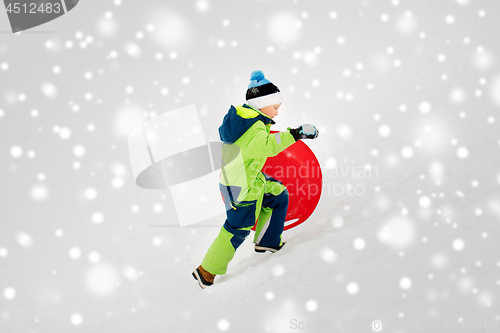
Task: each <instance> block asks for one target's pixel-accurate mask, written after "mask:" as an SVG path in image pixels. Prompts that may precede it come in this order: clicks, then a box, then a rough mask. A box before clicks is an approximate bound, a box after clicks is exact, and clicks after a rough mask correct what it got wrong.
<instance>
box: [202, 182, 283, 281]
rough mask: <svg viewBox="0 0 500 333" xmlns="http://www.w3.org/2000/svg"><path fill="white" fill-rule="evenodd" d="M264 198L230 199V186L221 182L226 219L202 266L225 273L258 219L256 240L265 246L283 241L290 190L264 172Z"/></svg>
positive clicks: (217, 273) (209, 270) (214, 272)
mask: <svg viewBox="0 0 500 333" xmlns="http://www.w3.org/2000/svg"><path fill="white" fill-rule="evenodd" d="M264 177H265V179H266V183H265V189H264V192H263V196H262V198H259V199H258V200H253V201H241V202H238V203H235V202H234V201H231V198H232V197H233V196H231V195H230V191H231V189H230V188H229V187H228V186H225V185H222V184H220V189H221V193H222V195H223V198H224V203H225V205H226V215H227V219H226V221H225V222H224V225H223V226H222V228H221V230H220V232H219V235H218V236H217V238H215V240H214V241H213V243H212V245H211V246H210V248H209V249H208V251H207V254H206V255H205V258H204V259H203V262H202V264H201V265H202V267H203V268H204V269H205V270H207V271H208V272H210V273H212V274H215V275H222V274H225V273H226V270H227V266H228V264H229V262H230V261H231V259H233V256H234V253H235V252H236V249H237V248H238V247H239V246H240V245H241V244H242V243H243V241H244V240H245V239H246V238H247V237H248V235H249V234H250V230H251V229H252V228H253V226H254V225H255V223H256V222H257V225H256V228H255V236H254V240H253V242H254V243H256V244H259V245H263V246H279V245H282V242H281V235H282V233H283V229H284V226H285V218H286V213H287V210H288V191H287V189H286V187H285V186H284V185H283V184H282V183H281V182H280V181H278V180H276V179H274V178H273V177H270V176H268V175H266V174H264Z"/></svg>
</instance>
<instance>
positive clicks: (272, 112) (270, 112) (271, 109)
mask: <svg viewBox="0 0 500 333" xmlns="http://www.w3.org/2000/svg"><path fill="white" fill-rule="evenodd" d="M280 106H281V103H280V104H274V105H269V106H266V107H265V108H262V109H259V110H260V112H262V113H263V114H265V115H267V116H269V117H270V118H271V119H272V118H274V117H276V116H277V115H278V109H279V108H280Z"/></svg>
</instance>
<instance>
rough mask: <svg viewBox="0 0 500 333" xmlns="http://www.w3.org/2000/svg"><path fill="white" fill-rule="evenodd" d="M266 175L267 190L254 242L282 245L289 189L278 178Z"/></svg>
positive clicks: (265, 244)
mask: <svg viewBox="0 0 500 333" xmlns="http://www.w3.org/2000/svg"><path fill="white" fill-rule="evenodd" d="M265 176H266V190H265V194H264V197H263V199H262V208H261V210H260V214H259V221H258V223H257V227H256V228H255V237H254V243H256V244H259V245H263V246H279V245H282V242H281V234H282V233H283V229H284V226H285V219H286V213H287V210H288V191H287V189H286V187H285V186H284V185H283V184H282V183H281V182H280V181H278V180H276V179H274V178H272V177H269V176H267V175H265Z"/></svg>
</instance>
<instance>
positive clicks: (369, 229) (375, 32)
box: [0, 0, 500, 333]
mask: <svg viewBox="0 0 500 333" xmlns="http://www.w3.org/2000/svg"><path fill="white" fill-rule="evenodd" d="M499 11H500V3H498V2H497V1H486V0H484V1H482V0H446V1H445V0H443V1H434V0H424V1H422V0H418V1H417V0H380V1H379V0H376V1H375V0H371V1H370V0H356V1H352V0H349V1H348V0H345V1H308V2H306V1H269V0H267V1H266V0H254V1H247V2H236V1H228V0H226V1H209V0H196V1H170V2H168V4H167V3H165V2H164V1H147V4H146V2H139V1H134V2H133V1H127V0H114V1H111V0H106V1H99V2H91V1H82V2H81V3H80V4H78V6H77V7H76V8H75V9H73V10H72V11H71V12H70V13H68V14H66V15H64V16H63V17H61V18H59V19H57V20H54V21H52V22H49V23H47V24H46V25H43V26H40V27H37V28H34V29H32V30H31V32H30V31H26V32H24V33H21V34H16V35H14V34H12V33H11V32H10V26H9V23H8V20H7V15H6V13H5V12H4V11H1V12H2V13H1V14H0V15H1V16H2V19H1V20H0V22H1V23H0V30H1V31H0V32H1V34H0V133H1V134H0V135H1V138H2V139H1V140H0V156H1V161H2V163H1V164H0V168H1V173H0V174H1V176H0V177H1V178H0V179H1V183H0V184H1V185H0V199H1V201H0V332H2V333H3V332H6V333H11V332H12V333H17V332H29V333H35V332H37V333H38V332H103V333H104V332H105V333H109V332H120V333H125V332H127V333H128V332H130V333H132V332H134V333H136V332H179V333H180V332H221V331H222V332H273V333H274V332H304V331H305V332H356V333H358V332H378V331H382V332H391V333H403V332H404V333H412V332H471V331H474V332H485V333H491V332H498V331H499V329H500V310H499V309H500V307H499V301H500V300H499V297H500V292H499V290H500V243H499V241H498V239H499V237H500V127H499V122H500V117H499V108H500V70H499V63H498V61H499V57H500V45H499V42H498V37H497V36H496V31H498V30H499V28H500V23H499V21H498V13H499ZM255 69H261V70H263V71H264V73H265V74H266V76H267V77H268V78H269V79H270V80H271V81H272V82H273V83H275V84H276V85H277V86H278V87H280V89H281V91H282V92H283V93H284V96H285V102H284V103H283V106H282V108H281V109H280V115H279V116H278V118H277V119H276V120H277V124H276V125H275V127H276V129H278V130H279V129H281V130H283V129H285V128H286V127H287V126H298V125H300V124H302V123H312V124H315V125H317V126H318V127H319V129H320V133H321V135H320V137H319V138H318V139H317V140H310V141H307V144H308V145H309V146H310V147H311V149H312V150H313V151H314V152H315V153H316V155H317V157H318V159H319V161H320V163H321V165H322V169H323V176H324V191H323V194H322V197H321V200H320V203H319V205H318V208H317V210H316V211H315V212H314V214H313V216H312V217H311V218H310V220H308V221H306V222H305V223H303V224H302V225H300V226H298V227H296V228H293V229H291V230H288V231H286V232H285V234H284V236H283V239H284V240H285V241H287V245H286V246H285V247H284V248H283V250H282V251H280V252H278V253H275V254H270V253H266V254H258V253H255V252H254V251H253V247H252V245H253V244H252V243H251V241H250V240H247V241H246V242H245V243H243V245H242V246H241V247H240V249H238V251H237V253H236V255H235V258H234V259H233V261H232V262H231V263H230V266H229V269H228V274H226V275H224V276H217V277H216V280H215V284H214V286H212V287H210V288H208V289H205V290H201V289H200V288H199V286H198V285H197V283H196V281H195V280H194V279H193V278H192V277H191V271H192V270H193V269H194V268H195V267H197V266H198V265H199V264H200V262H201V260H202V259H203V256H204V254H205V252H206V250H207V249H208V247H209V246H210V244H211V242H212V241H213V239H214V238H215V236H216V235H217V233H218V231H219V228H220V226H221V225H222V223H223V221H224V217H223V216H220V217H217V218H213V219H211V220H209V221H207V222H206V223H203V224H199V225H194V226H192V227H186V228H181V227H179V224H178V221H177V218H176V215H175V208H174V205H173V203H172V197H171V195H170V192H169V191H166V190H148V189H142V188H139V187H138V186H136V184H135V179H134V177H133V175H132V170H131V165H130V156H129V150H128V142H127V138H128V135H129V133H130V132H131V131H132V130H133V129H134V128H135V127H136V126H137V125H138V124H141V123H143V122H145V121H147V120H149V119H154V118H155V117H156V116H158V115H161V114H163V113H165V112H168V111H172V110H175V109H178V108H180V107H183V106H186V105H191V104H195V105H196V106H197V108H198V110H199V112H200V117H201V123H202V126H203V132H204V134H205V136H206V139H207V141H216V140H218V134H217V128H218V126H219V125H220V123H221V120H222V117H223V116H224V114H225V113H226V111H227V109H228V108H229V106H230V105H231V104H233V105H236V104H241V103H243V102H244V94H245V91H246V87H247V85H248V79H249V76H250V73H251V71H253V70H255ZM179 126H185V127H186V131H189V130H190V127H189V121H187V120H186V123H180V124H179ZM173 139H174V138H173ZM168 143H169V142H165V144H168ZM215 186H217V185H216V184H215Z"/></svg>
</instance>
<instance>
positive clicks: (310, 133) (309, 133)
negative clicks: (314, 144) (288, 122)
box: [289, 124, 319, 141]
mask: <svg viewBox="0 0 500 333" xmlns="http://www.w3.org/2000/svg"><path fill="white" fill-rule="evenodd" d="M289 130H290V134H291V135H293V138H294V139H295V141H298V140H300V139H316V138H317V137H318V135H319V131H318V130H317V129H316V127H315V126H314V125H309V124H304V125H301V126H299V127H298V128H290V129H289Z"/></svg>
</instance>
